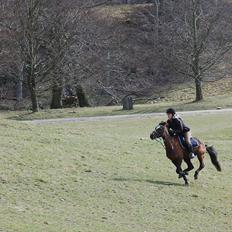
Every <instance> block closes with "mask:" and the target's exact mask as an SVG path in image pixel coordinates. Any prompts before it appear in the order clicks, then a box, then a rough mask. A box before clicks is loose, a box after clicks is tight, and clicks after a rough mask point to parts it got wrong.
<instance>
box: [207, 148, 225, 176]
mask: <svg viewBox="0 0 232 232" xmlns="http://www.w3.org/2000/svg"><path fill="white" fill-rule="evenodd" d="M206 150H207V152H208V153H209V156H210V159H211V162H212V164H213V165H214V166H215V167H216V169H217V170H218V171H219V172H221V171H222V169H221V165H220V163H219V162H218V159H217V151H216V149H215V148H214V147H213V146H207V145H206Z"/></svg>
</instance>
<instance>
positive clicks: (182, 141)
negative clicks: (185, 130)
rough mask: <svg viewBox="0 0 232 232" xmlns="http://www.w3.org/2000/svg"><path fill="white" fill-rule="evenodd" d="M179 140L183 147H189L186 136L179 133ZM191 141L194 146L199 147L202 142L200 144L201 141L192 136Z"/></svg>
mask: <svg viewBox="0 0 232 232" xmlns="http://www.w3.org/2000/svg"><path fill="white" fill-rule="evenodd" d="M178 140H179V142H180V145H181V146H182V147H183V148H186V149H187V148H188V145H187V143H186V141H185V138H184V136H183V135H179V136H178ZM190 142H191V144H192V146H193V148H195V147H198V146H199V145H200V144H199V141H198V140H197V139H196V138H194V137H191V138H190Z"/></svg>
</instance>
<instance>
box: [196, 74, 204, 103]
mask: <svg viewBox="0 0 232 232" xmlns="http://www.w3.org/2000/svg"><path fill="white" fill-rule="evenodd" d="M195 85H196V101H201V100H203V91H202V82H201V80H199V79H196V80H195Z"/></svg>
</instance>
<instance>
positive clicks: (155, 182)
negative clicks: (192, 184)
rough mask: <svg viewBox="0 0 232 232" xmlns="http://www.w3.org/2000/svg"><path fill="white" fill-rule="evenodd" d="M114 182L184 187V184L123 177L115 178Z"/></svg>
mask: <svg viewBox="0 0 232 232" xmlns="http://www.w3.org/2000/svg"><path fill="white" fill-rule="evenodd" d="M112 180H114V181H122V182H124V181H128V182H133V181H135V182H147V183H150V184H154V185H162V186H181V187H182V186H183V184H180V183H174V182H169V181H161V180H144V179H130V178H123V177H119V178H113V179H112Z"/></svg>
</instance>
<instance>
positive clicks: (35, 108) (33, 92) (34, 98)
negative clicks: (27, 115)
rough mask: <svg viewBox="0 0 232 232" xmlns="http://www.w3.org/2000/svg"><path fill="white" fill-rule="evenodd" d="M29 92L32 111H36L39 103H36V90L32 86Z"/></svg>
mask: <svg viewBox="0 0 232 232" xmlns="http://www.w3.org/2000/svg"><path fill="white" fill-rule="evenodd" d="M30 93H31V103H32V111H33V112H38V111H39V104H38V99H37V95H36V91H35V88H34V87H32V88H30Z"/></svg>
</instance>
